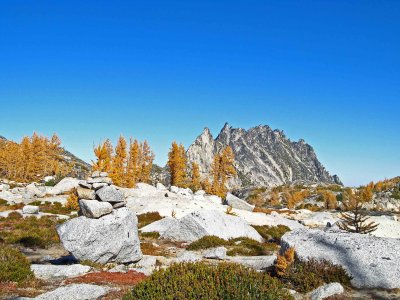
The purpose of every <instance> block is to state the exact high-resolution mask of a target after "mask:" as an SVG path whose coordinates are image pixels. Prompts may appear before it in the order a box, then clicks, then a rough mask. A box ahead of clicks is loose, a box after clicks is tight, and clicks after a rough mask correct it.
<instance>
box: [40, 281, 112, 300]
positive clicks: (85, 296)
mask: <svg viewBox="0 0 400 300" xmlns="http://www.w3.org/2000/svg"><path fill="white" fill-rule="evenodd" d="M109 291H110V288H109V287H106V286H99V285H94V284H85V283H79V284H70V285H66V286H61V287H59V288H57V289H55V290H54V291H51V292H47V293H44V294H41V295H39V296H37V297H35V298H34V299H37V300H92V299H93V300H95V299H101V297H103V296H104V295H106V294H107V293H108V292H109Z"/></svg>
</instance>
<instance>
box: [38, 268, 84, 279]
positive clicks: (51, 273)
mask: <svg viewBox="0 0 400 300" xmlns="http://www.w3.org/2000/svg"><path fill="white" fill-rule="evenodd" d="M31 270H32V272H33V273H34V274H35V277H37V278H39V279H63V278H69V277H75V276H80V275H83V274H86V273H88V272H89V271H90V270H91V267H89V266H84V265H80V264H74V265H38V264H32V265H31Z"/></svg>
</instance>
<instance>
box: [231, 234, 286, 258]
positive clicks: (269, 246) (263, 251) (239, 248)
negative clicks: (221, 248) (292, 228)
mask: <svg viewBox="0 0 400 300" xmlns="http://www.w3.org/2000/svg"><path fill="white" fill-rule="evenodd" d="M229 244H230V247H229V250H228V252H227V253H226V254H227V255H229V256H235V255H243V256H259V255H269V254H271V252H273V251H276V250H278V246H277V245H276V244H273V243H260V242H257V241H256V240H253V239H250V238H246V237H242V238H236V239H231V240H229Z"/></svg>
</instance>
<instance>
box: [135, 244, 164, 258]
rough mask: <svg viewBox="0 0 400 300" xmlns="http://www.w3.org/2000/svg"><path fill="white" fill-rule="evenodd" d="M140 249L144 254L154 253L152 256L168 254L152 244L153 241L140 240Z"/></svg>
mask: <svg viewBox="0 0 400 300" xmlns="http://www.w3.org/2000/svg"><path fill="white" fill-rule="evenodd" d="M140 249H141V250H142V253H143V254H144V255H154V256H168V253H167V252H166V251H165V249H164V248H162V247H160V246H159V247H157V246H154V245H153V243H149V242H141V243H140Z"/></svg>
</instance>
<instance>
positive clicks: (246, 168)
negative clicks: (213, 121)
mask: <svg viewBox="0 0 400 300" xmlns="http://www.w3.org/2000/svg"><path fill="white" fill-rule="evenodd" d="M227 145H229V146H230V147H231V148H232V150H233V152H234V153H235V159H236V169H237V171H238V178H237V179H236V180H235V182H232V183H231V185H232V186H235V187H247V186H276V185H281V184H286V183H293V182H323V183H337V184H341V182H340V180H339V178H338V177H337V176H336V175H334V176H331V175H330V174H329V173H328V171H326V170H325V168H324V166H323V165H322V164H321V163H320V162H319V160H318V158H317V156H316V154H315V152H314V150H313V148H312V147H311V146H310V145H308V144H307V143H305V142H304V140H299V141H298V142H292V141H290V139H288V138H286V136H285V135H284V133H283V131H280V130H272V129H271V128H270V127H269V126H266V125H264V126H262V125H260V126H257V127H253V128H250V129H249V130H245V129H242V128H232V127H230V126H229V125H228V124H227V123H226V124H225V126H224V127H223V128H222V130H221V132H220V133H219V135H218V136H217V138H216V139H214V138H213V136H212V134H211V132H210V130H209V129H208V128H205V129H204V131H203V133H202V134H201V135H200V136H198V137H197V139H196V140H195V141H194V143H193V144H192V145H190V147H189V148H188V150H187V157H188V161H189V162H196V163H198V164H199V166H200V170H201V173H202V175H203V176H206V174H208V173H209V171H210V169H209V168H210V165H211V162H212V159H213V157H214V154H215V153H217V152H219V151H220V150H221V149H223V148H224V147H226V146H227Z"/></svg>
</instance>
